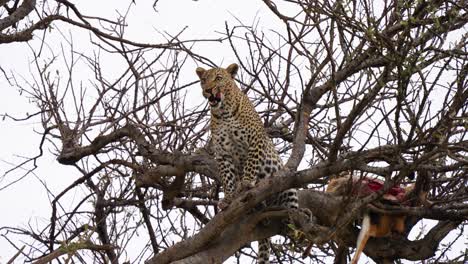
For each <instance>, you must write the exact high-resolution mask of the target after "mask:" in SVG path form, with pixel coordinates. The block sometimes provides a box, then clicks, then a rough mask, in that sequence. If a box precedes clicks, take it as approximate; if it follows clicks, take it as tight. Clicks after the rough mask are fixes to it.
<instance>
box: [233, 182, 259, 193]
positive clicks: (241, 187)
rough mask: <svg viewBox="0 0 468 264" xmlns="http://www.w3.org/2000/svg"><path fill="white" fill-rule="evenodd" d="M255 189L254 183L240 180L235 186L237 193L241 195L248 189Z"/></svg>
mask: <svg viewBox="0 0 468 264" xmlns="http://www.w3.org/2000/svg"><path fill="white" fill-rule="evenodd" d="M254 187H255V182H253V181H247V180H242V181H241V182H240V183H239V185H238V186H237V190H236V192H237V193H242V192H245V191H248V190H250V189H253V188H254Z"/></svg>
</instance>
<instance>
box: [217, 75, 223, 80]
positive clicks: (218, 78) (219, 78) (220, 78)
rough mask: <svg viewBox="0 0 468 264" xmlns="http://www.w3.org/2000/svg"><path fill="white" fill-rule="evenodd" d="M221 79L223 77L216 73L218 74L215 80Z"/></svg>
mask: <svg viewBox="0 0 468 264" xmlns="http://www.w3.org/2000/svg"><path fill="white" fill-rule="evenodd" d="M222 79H223V77H221V76H219V75H218V76H216V78H215V81H221V80H222Z"/></svg>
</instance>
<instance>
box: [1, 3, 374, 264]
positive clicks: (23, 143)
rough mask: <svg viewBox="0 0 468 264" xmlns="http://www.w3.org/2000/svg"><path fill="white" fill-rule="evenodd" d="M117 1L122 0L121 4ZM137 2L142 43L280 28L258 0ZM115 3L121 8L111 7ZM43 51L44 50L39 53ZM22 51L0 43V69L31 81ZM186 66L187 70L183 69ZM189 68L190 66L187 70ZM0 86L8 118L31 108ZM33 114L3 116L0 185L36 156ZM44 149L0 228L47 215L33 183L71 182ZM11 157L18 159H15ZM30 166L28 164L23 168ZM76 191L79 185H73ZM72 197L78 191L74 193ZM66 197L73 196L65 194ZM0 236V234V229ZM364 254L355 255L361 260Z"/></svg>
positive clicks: (83, 45)
mask: <svg viewBox="0 0 468 264" xmlns="http://www.w3.org/2000/svg"><path fill="white" fill-rule="evenodd" d="M76 2H77V7H78V8H79V10H80V11H81V12H82V13H83V14H85V15H89V16H101V17H106V18H108V19H111V20H112V19H114V18H116V17H117V12H120V13H122V14H123V13H125V11H126V8H127V6H128V2H130V1H111V0H105V1H103V0H101V1H90V0H86V1H84V0H82V1H76ZM122 3H124V4H123V5H122ZM136 3H137V5H136V6H132V8H131V11H130V13H129V16H128V24H129V27H128V29H127V35H126V38H127V39H130V40H133V41H137V42H143V43H149V42H151V43H158V42H164V40H163V39H162V38H161V33H163V32H168V33H171V34H176V33H178V32H179V31H180V30H182V29H183V28H185V27H187V29H186V30H185V32H184V34H183V35H182V37H181V39H201V38H218V37H220V35H219V34H217V33H215V31H224V27H225V21H228V23H230V24H231V25H232V24H237V22H236V18H238V19H239V20H240V21H243V22H244V23H245V24H246V25H251V24H252V23H253V22H254V21H255V19H258V18H260V23H261V24H263V25H265V26H266V27H268V28H270V29H272V28H273V27H276V28H275V30H281V29H282V26H281V25H279V24H278V23H277V22H276V21H277V20H276V19H275V17H274V16H273V15H272V13H271V12H270V11H269V10H268V9H266V8H265V7H264V6H263V5H261V4H260V1H251V0H238V1H232V0H230V1H228V0H200V1H191V0H179V1H170V0H161V1H159V3H158V6H157V10H158V12H157V13H155V12H154V11H153V9H152V1H136ZM116 5H122V6H120V7H116ZM54 29H60V30H61V32H62V33H63V34H64V35H67V36H68V35H70V32H72V34H73V40H74V43H75V44H74V45H75V48H76V49H77V50H82V51H86V50H88V49H90V48H91V47H92V46H91V45H90V43H89V34H88V32H86V31H84V30H81V29H80V30H79V29H77V28H72V29H71V31H69V29H70V27H66V26H64V24H63V23H57V22H56V23H54ZM41 34H42V33H40V32H37V33H36V37H35V40H34V41H32V42H30V43H29V45H31V46H32V47H34V48H37V47H38V45H39V44H40V43H39V41H38V39H39V36H40V35H41ZM47 34H48V35H49V36H48V38H47V42H49V43H54V44H52V45H54V46H52V47H50V48H51V49H52V50H55V51H57V50H58V48H59V47H60V46H59V43H60V40H63V38H62V37H61V36H60V34H59V32H58V31H57V30H52V31H51V32H49V31H48V32H47ZM195 49H196V51H197V52H198V53H200V54H202V55H204V56H206V57H208V58H209V59H211V60H213V61H214V62H216V63H219V64H222V65H223V66H227V65H228V64H230V63H232V62H236V59H235V57H234V56H233V53H232V51H231V49H230V47H229V45H228V44H227V43H224V44H214V43H208V44H197V45H196V47H195ZM46 54H47V51H46ZM32 58H33V57H32V54H31V52H30V48H29V47H28V44H26V43H14V44H8V45H2V46H1V49H0V66H1V67H2V68H3V69H4V70H6V71H7V72H8V73H9V72H10V71H12V72H13V73H14V74H15V75H16V76H17V77H19V76H22V78H24V79H26V80H31V73H30V71H29V67H30V63H31V61H32ZM115 58H116V56H108V55H104V58H103V61H106V60H108V61H106V62H105V65H107V67H106V68H105V70H106V72H107V74H108V75H111V74H113V73H114V74H118V73H119V72H121V69H120V68H118V67H119V65H120V66H122V65H123V64H122V63H123V62H122V61H121V59H120V58H118V59H117V60H116V59H115ZM186 68H187V69H188V68H189V67H186ZM193 68H194V69H195V65H194V67H193ZM184 74H185V75H183V76H186V78H187V79H188V80H187V82H189V81H191V80H194V78H195V75H194V73H193V72H187V73H184ZM75 78H79V79H83V80H84V81H86V80H88V77H87V76H86V75H85V74H84V75H83V76H79V75H78V76H75ZM0 87H1V91H2V94H3V96H2V97H0V114H3V113H9V114H11V115H14V116H15V117H24V116H25V115H26V113H33V112H34V110H35V108H34V106H31V105H30V104H29V102H28V99H27V98H26V97H25V96H24V95H23V96H22V95H19V93H18V91H17V90H16V88H15V87H10V86H9V85H8V83H7V82H6V81H5V79H4V78H3V76H2V77H0ZM38 121H39V120H38V119H32V120H28V121H26V122H13V121H11V120H9V119H6V120H4V121H0V146H1V148H0V189H1V188H3V187H5V186H6V185H7V184H8V183H10V182H12V181H14V180H16V179H18V178H20V177H21V175H22V173H23V171H22V170H17V171H15V172H14V173H11V174H8V175H7V177H2V175H3V174H4V173H5V172H6V171H7V170H9V169H10V168H11V167H12V164H17V163H18V162H20V161H21V160H22V158H21V157H18V156H26V157H32V156H35V155H37V154H38V152H39V150H38V144H39V141H40V136H39V135H38V134H37V133H36V132H35V131H34V130H36V131H38V132H42V128H41V126H40V124H39V122H38ZM44 151H45V154H44V156H43V157H41V158H40V159H39V160H38V166H39V167H38V169H37V170H36V171H35V173H36V175H37V177H35V176H33V175H29V176H27V177H25V178H24V179H22V180H21V181H19V182H18V183H16V184H14V185H12V186H10V187H8V188H6V189H4V190H1V191H0V201H1V202H0V212H3V215H1V217H0V226H20V227H25V226H28V225H32V226H45V225H46V224H47V221H48V219H49V217H50V212H51V208H50V201H49V199H50V198H49V197H48V195H47V193H46V192H45V191H44V187H43V186H42V183H41V181H42V182H43V183H44V184H46V185H47V187H48V188H49V189H50V190H51V191H52V193H54V194H58V193H59V192H60V191H62V190H63V189H64V188H65V187H66V186H68V185H69V184H71V183H72V182H73V181H74V180H76V179H77V177H78V176H79V174H78V173H77V172H76V171H74V170H73V169H70V168H69V167H66V166H60V165H59V164H58V162H57V161H55V159H54V157H53V156H52V155H50V154H49V151H48V148H47V147H46V148H45V149H44ZM15 155H18V156H15ZM28 168H30V167H28ZM76 190H79V189H76ZM76 195H77V196H78V197H79V196H80V193H76ZM68 199H74V197H72V196H69V197H68ZM63 204H64V205H65V206H66V205H70V206H72V205H73V204H74V203H73V202H70V203H66V202H64V203H63ZM0 233H1V231H0ZM15 253H16V250H15V249H13V248H12V247H11V246H10V245H9V244H8V243H7V242H6V240H5V239H3V238H2V237H0V263H4V262H6V261H7V260H8V259H9V258H10V257H11V256H13V255H14V254H15ZM366 259H367V258H364V257H361V262H362V263H364V262H365V261H366Z"/></svg>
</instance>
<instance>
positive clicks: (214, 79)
mask: <svg viewBox="0 0 468 264" xmlns="http://www.w3.org/2000/svg"><path fill="white" fill-rule="evenodd" d="M238 69H239V66H238V65H237V64H235V63H233V64H231V65H229V66H228V67H227V68H226V69H224V68H213V69H209V70H205V69H203V68H201V67H198V68H197V69H196V72H197V75H198V77H199V78H200V84H201V87H202V89H203V96H204V97H205V98H206V99H208V102H209V103H210V106H211V108H212V109H219V108H221V107H222V106H223V105H224V100H225V98H226V97H227V96H228V95H229V93H230V92H231V90H232V89H233V87H235V84H234V76H236V73H237V70H238Z"/></svg>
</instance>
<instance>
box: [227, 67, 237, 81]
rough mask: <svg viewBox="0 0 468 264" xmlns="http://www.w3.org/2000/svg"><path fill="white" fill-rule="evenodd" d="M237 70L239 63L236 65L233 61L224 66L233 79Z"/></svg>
mask: <svg viewBox="0 0 468 264" xmlns="http://www.w3.org/2000/svg"><path fill="white" fill-rule="evenodd" d="M237 70H239V65H237V64H236V63H233V64H231V65H229V66H228V67H227V68H226V71H227V72H228V73H229V74H230V75H231V77H232V78H233V79H234V77H235V76H236V74H237Z"/></svg>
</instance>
